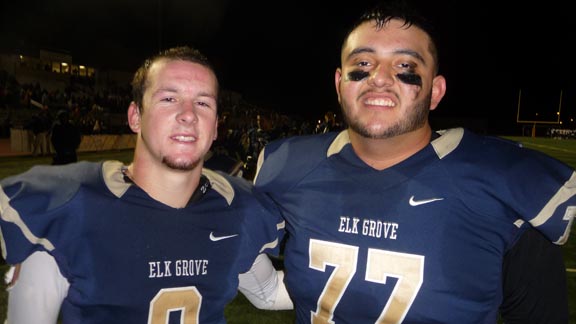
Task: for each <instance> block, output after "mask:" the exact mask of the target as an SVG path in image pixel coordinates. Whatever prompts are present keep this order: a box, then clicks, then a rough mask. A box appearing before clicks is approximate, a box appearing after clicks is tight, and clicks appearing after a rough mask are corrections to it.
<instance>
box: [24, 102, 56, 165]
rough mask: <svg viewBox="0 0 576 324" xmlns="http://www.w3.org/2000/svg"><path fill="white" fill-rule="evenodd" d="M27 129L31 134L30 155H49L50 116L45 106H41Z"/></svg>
mask: <svg viewBox="0 0 576 324" xmlns="http://www.w3.org/2000/svg"><path fill="white" fill-rule="evenodd" d="M27 129H29V130H30V131H31V132H32V155H34V156H38V155H39V156H44V155H49V154H50V152H51V151H52V150H51V143H50V130H51V129H52V115H51V114H50V109H49V108H48V106H47V105H43V106H42V108H40V111H39V112H38V113H36V114H34V115H33V116H32V117H31V119H30V121H29V123H28V125H27Z"/></svg>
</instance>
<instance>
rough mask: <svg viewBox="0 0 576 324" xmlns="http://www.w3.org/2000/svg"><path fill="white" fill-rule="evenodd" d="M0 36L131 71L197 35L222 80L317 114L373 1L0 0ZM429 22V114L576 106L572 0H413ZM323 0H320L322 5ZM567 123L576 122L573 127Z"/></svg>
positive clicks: (263, 99)
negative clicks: (433, 72) (343, 47)
mask: <svg viewBox="0 0 576 324" xmlns="http://www.w3.org/2000/svg"><path fill="white" fill-rule="evenodd" d="M0 1H2V2H0V3H1V4H0V12H1V13H0V15H1V16H0V40H1V41H0V48H1V49H2V51H12V52H13V51H22V52H27V51H28V52H30V51H34V50H35V49H36V50H37V49H40V48H45V49H53V50H60V51H66V52H68V53H70V54H71V55H72V57H73V60H74V63H79V64H85V65H91V66H95V67H104V68H118V69H123V70H128V71H131V72H132V71H134V70H135V69H136V67H137V66H138V65H139V64H140V63H141V62H142V60H143V59H144V58H145V57H147V56H149V55H151V54H152V53H155V52H157V51H158V50H159V49H162V48H167V47H170V46H174V45H185V44H186V45H192V46H195V47H198V48H199V49H201V50H202V51H203V52H204V53H205V54H207V55H208V57H209V58H210V59H211V60H212V61H213V63H215V65H216V67H217V69H218V73H219V77H220V80H221V84H222V87H223V88H224V89H228V90H233V91H237V92H239V93H241V94H242V95H243V96H244V98H245V99H246V100H247V101H248V102H250V103H252V104H255V105H258V106H261V107H263V108H266V109H273V110H278V111H282V112H288V113H289V112H294V113H298V114H305V115H312V116H321V115H322V114H323V112H324V111H327V110H336V111H337V110H338V109H339V108H338V103H337V100H336V94H335V90H334V81H333V80H334V70H335V68H336V67H337V66H338V64H339V55H340V52H339V48H340V44H341V41H342V34H343V32H344V30H345V28H346V27H347V26H348V23H349V22H350V21H351V20H353V19H354V18H356V16H357V15H358V13H359V12H360V10H361V9H363V8H364V7H366V6H367V5H368V4H370V3H371V2H369V1H364V0H354V1H345V2H348V3H349V4H338V2H333V3H332V4H329V5H327V3H330V2H322V3H318V2H314V1H310V0H308V1H303V0H293V1H284V2H278V1H248V0H246V1H239V0H237V1H233V0H187V1H184V0H138V1H136V0H121V1H119V0H82V1H70V0H51V1H41V0H37V1H29V0H20V1H17V0H14V1H12V0H0ZM415 3H416V4H417V5H421V6H422V8H423V11H424V12H426V13H428V14H429V15H430V17H431V18H432V20H433V21H435V22H436V25H437V29H438V33H439V39H438V40H439V50H440V59H441V73H442V74H444V75H445V76H446V77H447V82H448V90H447V95H446V97H445V98H444V100H443V102H442V103H441V104H440V106H439V107H438V109H436V111H434V112H433V113H432V114H433V116H437V117H446V118H452V117H466V118H474V119H506V120H511V121H515V119H516V111H517V103H518V93H519V90H520V89H522V93H523V99H522V102H523V106H522V107H523V110H522V111H524V112H526V114H527V115H526V116H523V117H524V118H531V117H532V114H533V113H534V111H540V110H541V111H542V112H541V113H540V116H545V115H546V114H549V115H550V116H553V115H554V111H555V110H556V109H557V108H558V104H559V94H560V91H562V94H563V97H562V98H563V100H562V115H563V116H569V115H570V116H573V117H575V118H576V81H575V80H574V75H575V72H576V68H575V64H574V61H575V59H576V54H575V53H574V52H573V50H572V49H571V48H572V47H574V44H573V43H574V39H576V36H575V34H576V17H575V16H574V14H573V11H571V10H570V8H569V6H570V5H569V2H568V1H560V0H551V1H543V2H541V3H534V4H528V2H527V1H514V2H509V1H502V0H499V1H496V0H487V1H459V0H444V1H426V0H422V1H419V0H415ZM322 6H323V7H322ZM574 125H575V124H572V128H574V127H576V126H574Z"/></svg>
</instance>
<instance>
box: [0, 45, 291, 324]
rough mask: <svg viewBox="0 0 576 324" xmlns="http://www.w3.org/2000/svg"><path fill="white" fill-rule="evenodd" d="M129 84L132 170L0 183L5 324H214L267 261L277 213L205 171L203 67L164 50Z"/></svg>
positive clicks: (32, 175) (79, 168)
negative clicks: (6, 273)
mask: <svg viewBox="0 0 576 324" xmlns="http://www.w3.org/2000/svg"><path fill="white" fill-rule="evenodd" d="M132 86H133V102H132V103H130V105H129V107H128V123H129V125H130V128H131V129H132V131H133V132H134V133H135V134H136V136H137V140H136V147H135V149H134V159H133V161H132V163H130V164H128V165H124V164H123V163H121V162H119V161H104V162H100V163H96V162H77V163H71V164H67V165H62V166H36V167H33V168H32V169H31V170H29V171H27V172H25V173H23V174H20V175H16V176H12V177H9V178H6V179H3V180H2V181H1V182H0V229H1V231H2V253H3V257H4V259H5V260H6V261H7V262H8V263H9V264H14V265H17V266H15V267H14V268H12V269H13V273H12V276H11V278H10V286H11V288H10V291H9V300H8V319H7V321H8V323H9V324H28V323H30V324H32V323H56V321H57V318H58V316H59V314H61V318H62V323H64V324H67V323H108V324H110V323H122V324H127V323H138V324H141V323H149V324H160V323H161V324H166V323H225V322H226V321H225V317H224V308H225V306H226V305H227V304H228V303H229V302H230V301H231V300H232V299H233V298H234V297H235V296H236V294H237V289H238V276H239V274H240V273H244V272H247V271H248V270H249V269H250V268H251V265H252V263H254V262H257V263H259V262H260V261H259V259H257V258H256V257H257V256H258V254H259V253H262V252H269V253H273V254H275V253H276V254H277V252H278V241H279V240H281V238H282V233H283V224H284V222H283V220H282V219H281V218H280V217H270V214H276V213H277V212H276V211H274V206H273V205H272V204H271V203H269V202H268V201H267V200H265V199H263V198H264V197H262V196H261V195H258V194H257V193H255V192H253V187H252V185H251V183H250V182H249V181H247V180H245V179H242V178H240V177H236V176H230V175H227V174H225V173H222V172H217V171H213V170H209V169H206V168H203V161H204V156H205V155H206V153H207V152H208V151H209V149H210V147H211V144H212V142H213V141H214V140H215V139H216V137H217V125H218V118H217V108H218V107H217V102H218V91H219V85H218V80H217V78H216V74H215V71H214V69H213V68H212V66H211V65H210V63H209V61H208V60H207V59H206V57H204V55H202V54H201V53H200V52H199V51H197V50H195V49H192V48H189V47H176V48H171V49H168V50H166V51H163V52H161V53H159V54H158V55H156V56H154V57H152V58H150V59H148V60H146V61H145V62H144V63H143V65H142V66H141V67H140V68H139V69H138V70H137V72H136V73H135V75H134V79H133V82H132ZM260 260H261V261H262V262H269V260H267V259H264V258H260ZM275 274H276V272H274V273H272V274H271V275H275ZM256 275H257V273H256V274H252V275H249V276H252V277H254V276H256ZM270 283H271V286H273V287H276V286H277V285H276V284H275V280H274V281H272V282H270ZM256 288H258V289H260V290H262V289H263V287H256ZM258 293H259V292H256V293H255V294H258ZM266 293H270V294H271V296H272V298H276V291H275V290H271V291H267V292H266ZM254 296H255V295H254V294H253V295H252V297H254ZM258 296H264V295H258ZM258 296H257V297H258ZM264 298H266V296H264ZM288 300H289V299H288ZM264 301H265V300H264ZM268 306H270V305H268Z"/></svg>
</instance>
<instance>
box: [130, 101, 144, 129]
mask: <svg viewBox="0 0 576 324" xmlns="http://www.w3.org/2000/svg"><path fill="white" fill-rule="evenodd" d="M140 120H141V118H140V107H138V105H137V104H136V103H135V102H134V101H132V102H131V103H130V106H128V125H129V126H130V129H131V130H132V131H133V132H134V133H139V132H140Z"/></svg>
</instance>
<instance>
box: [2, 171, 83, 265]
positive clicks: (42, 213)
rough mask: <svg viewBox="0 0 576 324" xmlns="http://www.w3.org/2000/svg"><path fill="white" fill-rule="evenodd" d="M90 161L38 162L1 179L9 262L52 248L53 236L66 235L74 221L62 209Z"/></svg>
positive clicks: (4, 253)
mask: <svg viewBox="0 0 576 324" xmlns="http://www.w3.org/2000/svg"><path fill="white" fill-rule="evenodd" d="M87 165H88V164H81V165H75V166H35V167H33V168H32V169H30V170H29V171H27V172H25V173H22V174H20V175H17V176H13V177H9V178H6V179H4V180H3V181H2V182H1V183H0V230H1V232H2V256H3V257H4V259H5V260H6V261H7V262H8V263H10V264H16V263H20V262H22V261H23V260H24V259H25V258H26V257H27V256H28V255H30V254H32V253H33V252H34V251H40V250H44V251H48V252H50V251H52V250H53V249H54V243H53V239H55V238H56V236H61V235H66V230H65V229H66V226H73V224H67V222H68V221H69V220H68V219H67V217H65V216H66V215H67V214H66V213H64V212H58V210H60V209H61V208H62V206H64V205H65V204H66V203H67V202H68V201H70V199H71V198H72V197H73V196H74V195H75V194H76V192H77V191H78V188H79V187H80V185H81V180H79V179H82V178H83V176H84V171H85V170H86V168H85V166H87ZM50 236H51V237H50ZM59 238H61V237H59Z"/></svg>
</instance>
